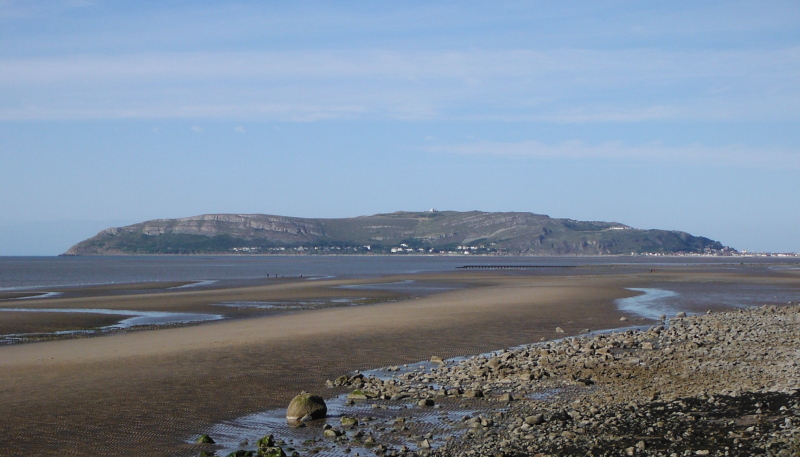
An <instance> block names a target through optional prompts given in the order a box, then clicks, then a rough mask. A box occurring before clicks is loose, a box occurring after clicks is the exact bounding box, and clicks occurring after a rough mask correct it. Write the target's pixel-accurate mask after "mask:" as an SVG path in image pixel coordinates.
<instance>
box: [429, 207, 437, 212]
mask: <svg viewBox="0 0 800 457" xmlns="http://www.w3.org/2000/svg"><path fill="white" fill-rule="evenodd" d="M428 212H429V213H435V212H436V208H431V209H429V210H428Z"/></svg>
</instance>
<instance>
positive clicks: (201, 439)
mask: <svg viewBox="0 0 800 457" xmlns="http://www.w3.org/2000/svg"><path fill="white" fill-rule="evenodd" d="M195 443H197V444H215V443H216V441H214V440H213V439H212V438H211V437H210V436H208V435H200V437H199V438H197V441H195Z"/></svg>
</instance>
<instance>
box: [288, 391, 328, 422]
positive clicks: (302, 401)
mask: <svg viewBox="0 0 800 457" xmlns="http://www.w3.org/2000/svg"><path fill="white" fill-rule="evenodd" d="M306 415H308V416H311V417H312V418H313V419H323V418H324V417H325V416H327V415H328V407H327V405H325V400H323V399H322V397H320V396H319V395H314V394H310V393H306V392H303V393H301V394H300V395H298V396H296V397H294V398H293V399H292V401H291V402H290V403H289V407H288V408H287V409H286V419H287V420H290V421H299V420H301V419H302V418H303V417H304V416H306Z"/></svg>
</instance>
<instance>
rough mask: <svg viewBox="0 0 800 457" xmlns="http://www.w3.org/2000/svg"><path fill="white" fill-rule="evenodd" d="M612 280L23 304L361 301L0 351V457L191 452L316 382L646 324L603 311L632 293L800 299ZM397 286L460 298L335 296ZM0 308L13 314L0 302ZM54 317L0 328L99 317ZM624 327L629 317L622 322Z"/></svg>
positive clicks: (213, 291)
mask: <svg viewBox="0 0 800 457" xmlns="http://www.w3.org/2000/svg"><path fill="white" fill-rule="evenodd" d="M620 270H621V269H615V268H610V267H609V268H607V269H603V268H595V269H592V270H591V271H581V272H575V271H571V272H569V273H570V274H568V275H567V274H563V272H561V273H560V272H555V273H543V272H526V271H514V272H503V271H488V272H487V271H469V272H457V273H440V274H428V275H407V276H394V277H388V278H381V279H370V280H368V281H367V280H319V281H307V280H286V281H282V282H279V283H275V284H263V285H255V286H248V287H230V288H214V287H211V288H207V289H198V290H192V289H170V290H165V289H163V288H160V287H158V286H157V285H151V286H149V287H148V288H147V290H135V291H134V290H129V291H127V292H126V290H125V288H122V290H120V288H109V289H108V290H97V289H95V290H92V291H87V293H85V294H81V293H80V291H72V292H71V294H70V295H69V296H66V295H65V296H64V297H62V298H47V299H28V300H25V303H24V305H25V306H26V307H36V308H104V309H125V310H151V311H170V312H177V311H180V312H214V313H219V312H220V307H219V306H215V304H218V303H220V302H249V301H269V302H276V301H297V300H312V299H314V300H328V299H336V298H352V297H357V298H359V299H361V300H362V303H363V304H360V305H359V306H333V307H328V308H324V309H313V310H305V311H300V312H286V311H282V312H276V313H274V314H271V315H264V313H263V310H262V311H260V312H261V314H260V315H259V314H258V313H257V312H256V311H254V310H253V309H248V308H242V309H237V308H229V309H226V310H225V312H226V313H228V315H229V316H228V317H230V318H229V319H226V320H223V321H220V322H214V323H206V324H201V325H200V324H198V325H188V326H178V327H175V328H159V329H148V330H138V331H130V332H121V333H118V334H112V335H106V336H97V337H91V338H81V339H65V340H58V341H47V342H36V343H26V344H18V345H9V346H3V347H0V410H1V411H2V414H0V430H1V431H2V437H0V448H2V449H3V452H4V454H6V455H120V454H129V453H130V454H135V455H154V456H155V455H196V454H197V450H196V447H194V446H192V445H191V444H188V443H187V441H188V440H190V439H191V438H192V437H193V436H196V435H198V434H199V433H200V432H202V431H203V430H206V429H207V428H208V427H209V426H210V425H212V424H215V423H218V422H220V421H224V420H231V419H234V418H236V417H239V416H242V415H244V414H248V413H253V412H258V411H262V410H265V409H269V408H281V407H285V406H286V405H287V404H288V401H289V400H290V399H291V398H292V397H293V396H294V395H295V394H297V393H298V392H300V391H301V390H308V391H324V388H325V387H324V386H325V381H326V380H327V379H334V378H336V377H338V376H340V375H341V374H343V373H347V372H352V371H353V370H357V369H359V370H363V369H368V368H378V367H382V366H388V365H395V364H403V363H410V362H415V361H418V360H424V359H428V358H430V357H431V356H433V355H436V356H439V357H443V358H449V357H454V356H461V355H471V354H477V353H481V352H486V351H490V350H496V349H500V348H505V347H510V346H516V345H520V344H526V343H531V342H537V341H541V340H546V339H553V338H558V337H562V336H565V335H574V334H578V333H581V332H583V331H584V330H585V329H587V328H588V329H593V330H595V329H606V328H616V327H620V326H621V325H623V326H624V325H630V324H639V323H641V324H648V323H652V321H645V320H641V319H640V318H638V317H637V316H635V315H627V316H625V314H624V313H621V312H619V311H618V310H617V309H616V307H615V305H614V301H615V300H616V299H619V298H623V297H628V296H631V295H634V294H635V292H633V291H631V290H629V288H635V287H648V286H651V285H652V284H693V285H694V286H696V287H701V288H703V287H707V288H709V289H713V288H719V287H725V285H726V284H731V285H734V284H735V285H741V284H754V285H779V286H781V287H789V288H796V289H800V280H799V279H798V275H797V274H796V272H795V271H768V270H767V269H766V268H763V267H755V268H751V269H748V268H738V269H737V268H726V269H721V268H708V269H703V268H702V267H670V268H665V269H659V271H657V272H655V273H653V272H651V271H650V270H649V269H647V268H642V267H636V268H629V269H622V270H624V271H620ZM409 279H413V280H414V281H417V282H430V283H432V284H454V285H455V284H457V285H459V288H456V289H453V290H447V291H444V292H441V293H434V294H424V296H418V294H414V293H409V292H403V291H400V292H398V291H381V290H380V289H356V290H355V291H354V289H343V288H340V287H338V286H342V285H355V284H360V283H364V282H381V283H391V282H397V281H403V280H409ZM173 286H174V285H173ZM0 306H2V307H6V308H13V307H18V306H20V302H19V301H18V300H17V301H11V300H4V301H0ZM719 308H720V309H722V308H725V304H720V305H719ZM698 311H700V310H698ZM4 314H5V313H4ZM53 314H54V313H42V314H38V313H37V314H31V313H28V314H25V313H8V316H5V315H4V316H0V318H2V321H0V322H2V330H3V331H6V332H8V331H9V329H14V328H23V329H26V330H30V329H39V330H37V331H51V329H54V328H57V327H59V326H62V327H63V326H68V327H72V328H74V327H75V326H79V327H80V326H86V327H92V326H96V325H99V324H102V323H104V322H106V320H104V319H107V318H102V319H101V318H98V317H97V316H96V315H92V316H93V317H86V319H87V320H86V321H80V322H78V321H79V320H80V319H81V318H79V317H76V318H74V319H76V320H75V321H66V322H65V321H64V320H63V319H61V318H54V317H53ZM623 316H625V317H626V318H627V319H628V320H627V321H624V322H621V321H620V318H621V317H623ZM101 320H102V322H99V321H101ZM557 327H560V328H561V329H562V330H563V333H556V331H555V329H556V328H557ZM44 329H47V330H44ZM17 331H19V330H17Z"/></svg>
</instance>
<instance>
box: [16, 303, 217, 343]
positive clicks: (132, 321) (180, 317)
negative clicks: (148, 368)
mask: <svg viewBox="0 0 800 457" xmlns="http://www.w3.org/2000/svg"><path fill="white" fill-rule="evenodd" d="M0 312H23V313H82V314H106V315H112V316H120V320H119V321H118V322H117V323H116V324H112V325H107V326H104V327H97V328H94V329H83V330H62V331H57V332H52V333H50V334H52V335H72V334H87V335H91V334H95V333H105V332H110V331H113V330H122V329H128V328H131V327H136V326H142V325H168V324H187V323H192V322H204V321H213V320H219V319H223V317H224V316H222V315H221V314H202V313H168V312H163V311H132V310H121V309H103V308H78V309H74V308H50V309H43V308H0ZM28 336H31V334H12V335H0V344H4V343H5V344H8V343H12V342H16V341H19V340H22V339H25V337H28Z"/></svg>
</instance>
